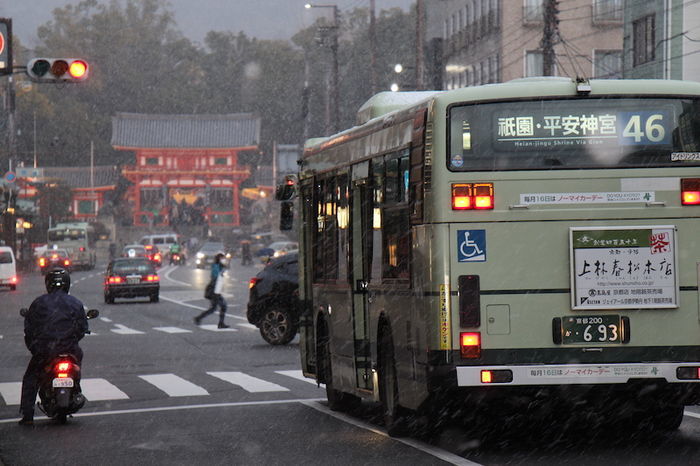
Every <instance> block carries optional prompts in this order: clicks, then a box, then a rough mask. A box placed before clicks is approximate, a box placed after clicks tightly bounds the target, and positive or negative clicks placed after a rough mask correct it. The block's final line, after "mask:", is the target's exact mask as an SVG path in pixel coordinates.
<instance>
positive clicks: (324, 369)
mask: <svg viewBox="0 0 700 466" xmlns="http://www.w3.org/2000/svg"><path fill="white" fill-rule="evenodd" d="M318 348H319V351H320V353H321V354H319V355H318V360H319V362H320V363H321V367H320V368H319V369H320V370H319V375H322V380H323V383H325V384H326V398H327V399H328V407H329V408H330V409H331V410H333V411H349V410H351V409H353V408H355V407H357V406H358V405H359V404H360V398H358V397H357V396H355V395H351V394H350V393H345V392H342V391H340V390H337V389H335V388H334V387H333V368H332V364H331V349H330V338H329V336H328V329H327V328H326V331H325V332H324V333H323V335H322V336H321V340H320V341H319V345H318Z"/></svg>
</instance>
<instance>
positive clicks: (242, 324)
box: [236, 323, 258, 330]
mask: <svg viewBox="0 0 700 466" xmlns="http://www.w3.org/2000/svg"><path fill="white" fill-rule="evenodd" d="M236 325H237V326H239V327H243V328H249V329H252V330H257V329H258V327H256V326H255V325H253V324H246V323H241V324H236Z"/></svg>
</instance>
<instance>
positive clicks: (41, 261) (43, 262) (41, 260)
mask: <svg viewBox="0 0 700 466" xmlns="http://www.w3.org/2000/svg"><path fill="white" fill-rule="evenodd" d="M45 265H46V259H44V258H43V257H40V258H39V267H44V266H45Z"/></svg>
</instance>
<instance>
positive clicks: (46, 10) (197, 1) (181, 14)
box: [0, 0, 415, 47]
mask: <svg viewBox="0 0 700 466" xmlns="http://www.w3.org/2000/svg"><path fill="white" fill-rule="evenodd" d="M100 1H101V2H107V1H108V0H100ZM414 1H415V0H376V8H377V13H379V11H380V10H383V9H389V8H392V7H397V6H398V7H401V8H403V9H405V10H408V9H409V8H410V5H411V4H413V3H414ZM169 2H170V4H171V6H172V9H173V11H174V12H175V19H176V21H177V24H178V26H179V28H180V30H181V31H182V32H183V34H185V36H187V37H188V38H190V39H191V40H193V41H196V42H199V43H200V44H202V43H203V42H204V36H205V35H206V33H207V32H209V31H212V30H213V31H231V32H239V31H244V32H245V33H246V34H247V35H248V36H251V37H257V38H261V39H288V38H290V37H291V36H292V35H294V34H295V33H296V32H297V31H299V30H300V29H303V28H304V27H307V26H309V25H310V24H311V23H312V22H313V20H314V19H315V18H316V17H318V16H322V15H330V14H332V10H331V9H330V8H317V9H311V10H307V9H305V8H304V4H306V3H308V2H309V0H169ZM77 3H78V0H0V17H8V18H12V28H13V32H14V34H15V35H16V36H18V37H19V38H20V40H21V41H22V43H23V44H24V45H26V46H28V47H33V46H34V45H36V43H37V39H36V29H37V27H38V26H40V25H42V24H44V23H46V22H47V21H49V20H51V19H52V17H53V16H52V14H51V11H52V10H53V9H54V8H57V7H61V6H64V5H68V4H77ZM311 3H313V2H311ZM316 3H318V4H326V5H328V4H336V5H338V7H339V8H340V11H341V13H342V11H344V10H352V9H354V8H356V7H368V6H369V0H336V1H326V0H323V1H318V2H316Z"/></svg>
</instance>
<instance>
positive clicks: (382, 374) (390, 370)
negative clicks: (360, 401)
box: [379, 330, 410, 437]
mask: <svg viewBox="0 0 700 466" xmlns="http://www.w3.org/2000/svg"><path fill="white" fill-rule="evenodd" d="M380 342H381V344H380V348H381V352H380V354H379V398H380V400H381V405H382V413H383V415H384V426H385V427H386V431H387V433H388V434H389V435H390V436H391V437H402V436H405V435H408V434H409V423H410V416H409V413H408V411H407V410H406V409H405V408H403V407H402V406H401V405H400V404H399V385H398V383H397V377H396V363H395V359H394V341H393V338H392V336H391V333H390V332H388V331H386V330H385V332H383V334H382V337H381V340H380Z"/></svg>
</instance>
